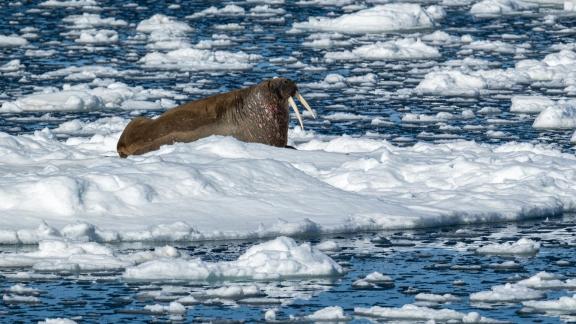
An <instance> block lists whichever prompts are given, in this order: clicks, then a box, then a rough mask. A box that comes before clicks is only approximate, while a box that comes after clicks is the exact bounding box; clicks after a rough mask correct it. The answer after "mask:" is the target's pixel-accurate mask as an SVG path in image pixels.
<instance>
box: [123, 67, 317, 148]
mask: <svg viewBox="0 0 576 324" xmlns="http://www.w3.org/2000/svg"><path fill="white" fill-rule="evenodd" d="M294 96H295V97H296V98H298V100H299V101H300V102H301V103H302V105H304V107H305V108H306V109H307V110H308V111H309V112H310V113H311V114H312V116H313V117H314V118H316V115H315V114H314V112H313V111H312V109H311V108H310V105H309V104H308V103H307V102H306V100H305V99H304V98H303V97H302V95H300V93H299V92H298V87H297V86H296V83H294V82H293V81H291V80H289V79H285V78H275V79H270V80H265V81H262V82H260V83H259V84H257V85H254V86H251V87H248V88H244V89H238V90H234V91H231V92H227V93H222V94H218V95H214V96H210V97H207V98H204V99H200V100H196V101H191V102H188V103H185V104H183V105H180V106H178V107H175V108H172V109H170V110H168V111H166V112H164V113H163V114H161V115H160V116H159V117H158V118H155V119H150V118H145V117H136V118H134V119H133V120H132V121H130V123H128V125H127V126H126V128H125V129H124V131H123V132H122V135H121V136H120V139H119V140H118V145H117V147H116V149H117V151H118V154H119V155H120V157H122V158H125V157H127V156H128V155H138V154H144V153H147V152H150V151H154V150H157V149H159V148H160V146H162V145H167V144H173V143H176V142H185V143H188V142H193V141H195V140H198V139H200V138H203V137H208V136H210V135H222V136H233V137H235V138H236V139H238V140H241V141H244V142H253V143H262V144H267V145H272V146H277V147H286V146H287V144H288V122H289V120H290V110H289V106H290V107H292V109H294V113H295V114H296V118H297V119H298V121H299V123H300V126H301V127H302V128H304V124H303V122H302V117H301V115H300V111H299V110H298V106H297V105H296V102H295V101H294V99H293V98H292V97H294Z"/></svg>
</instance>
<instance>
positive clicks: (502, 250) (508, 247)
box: [476, 238, 540, 255]
mask: <svg viewBox="0 0 576 324" xmlns="http://www.w3.org/2000/svg"><path fill="white" fill-rule="evenodd" d="M538 251H540V243H538V242H535V241H533V240H531V239H528V238H521V239H519V240H518V241H517V242H505V243H502V244H498V243H495V244H488V245H484V246H482V247H480V248H478V249H477V250H476V252H477V253H481V254H494V255H514V254H524V255H526V254H527V255H530V254H536V253H538Z"/></svg>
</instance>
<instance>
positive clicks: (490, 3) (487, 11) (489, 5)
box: [470, 0, 538, 16]
mask: <svg viewBox="0 0 576 324" xmlns="http://www.w3.org/2000/svg"><path fill="white" fill-rule="evenodd" d="M535 8H538V5H536V4H534V3H530V2H525V1H522V0H482V1H480V2H477V3H475V4H474V5H473V6H472V7H471V8H470V13H471V14H473V15H474V16H499V15H504V14H513V13H518V12H521V11H526V10H532V9H535Z"/></svg>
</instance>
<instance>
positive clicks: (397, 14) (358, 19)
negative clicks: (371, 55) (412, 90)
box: [293, 3, 435, 33]
mask: <svg viewBox="0 0 576 324" xmlns="http://www.w3.org/2000/svg"><path fill="white" fill-rule="evenodd" d="M434 24H435V21H434V18H432V17H430V15H429V14H428V13H427V12H426V11H425V10H424V9H422V7H420V5H418V4H408V3H393V4H385V5H378V6H374V7H372V8H368V9H363V10H360V11H357V12H355V13H350V14H345V15H342V16H340V17H337V18H332V19H330V18H322V17H320V18H317V17H311V18H309V19H308V21H306V22H297V23H294V25H293V29H295V30H319V31H334V32H339V33H380V32H385V31H397V30H411V29H421V28H431V27H433V26H434Z"/></svg>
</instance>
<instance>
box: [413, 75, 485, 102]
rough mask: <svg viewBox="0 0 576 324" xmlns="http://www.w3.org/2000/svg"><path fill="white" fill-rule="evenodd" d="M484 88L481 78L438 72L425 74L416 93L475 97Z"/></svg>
mask: <svg viewBox="0 0 576 324" xmlns="http://www.w3.org/2000/svg"><path fill="white" fill-rule="evenodd" d="M484 88H486V82H485V81H484V79H483V78H481V77H478V76H472V75H468V74H464V73H462V72H460V71H456V70H453V71H438V72H431V73H428V74H426V76H425V77H424V80H422V81H421V82H420V84H418V86H417V87H416V91H417V92H418V93H421V94H428V95H445V96H470V97H472V96H477V95H479V93H480V90H481V89H484Z"/></svg>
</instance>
